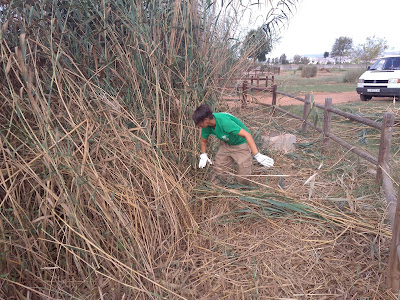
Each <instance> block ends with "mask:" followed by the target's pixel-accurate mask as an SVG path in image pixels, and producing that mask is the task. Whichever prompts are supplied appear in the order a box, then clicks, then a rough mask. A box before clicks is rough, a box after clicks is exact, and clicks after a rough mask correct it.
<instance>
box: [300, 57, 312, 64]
mask: <svg viewBox="0 0 400 300" xmlns="http://www.w3.org/2000/svg"><path fill="white" fill-rule="evenodd" d="M309 62H310V60H309V59H308V57H306V56H303V57H302V58H301V59H300V63H302V64H303V65H308V63H309Z"/></svg>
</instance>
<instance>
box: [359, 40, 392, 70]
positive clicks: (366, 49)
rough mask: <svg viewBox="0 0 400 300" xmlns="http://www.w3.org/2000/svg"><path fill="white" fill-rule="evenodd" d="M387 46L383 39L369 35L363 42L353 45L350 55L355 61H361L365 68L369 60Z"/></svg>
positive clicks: (378, 54)
mask: <svg viewBox="0 0 400 300" xmlns="http://www.w3.org/2000/svg"><path fill="white" fill-rule="evenodd" d="M387 48H388V45H387V42H386V40H385V39H383V38H377V37H375V36H372V37H371V36H370V37H367V40H366V42H365V43H364V44H359V45H357V46H356V47H355V49H354V50H353V53H352V57H353V59H354V61H355V62H356V63H363V64H365V68H367V67H368V64H369V63H370V62H371V60H373V59H374V58H377V57H378V56H380V55H382V54H383V53H384V52H385V50H386V49H387Z"/></svg>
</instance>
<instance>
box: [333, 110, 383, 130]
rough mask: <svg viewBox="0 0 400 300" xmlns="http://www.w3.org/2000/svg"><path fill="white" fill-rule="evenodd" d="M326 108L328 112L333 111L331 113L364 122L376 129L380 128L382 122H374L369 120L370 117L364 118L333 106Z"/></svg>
mask: <svg viewBox="0 0 400 300" xmlns="http://www.w3.org/2000/svg"><path fill="white" fill-rule="evenodd" d="M328 110H329V111H330V112H333V113H335V114H337V115H339V116H342V117H345V118H348V119H350V120H352V121H357V122H360V123H363V124H365V125H368V126H371V127H374V128H376V129H379V130H381V129H382V124H381V123H379V122H375V121H372V120H370V119H367V118H364V117H361V116H357V115H355V114H352V113H348V112H345V111H342V110H340V109H337V108H333V107H332V108H329V109H328Z"/></svg>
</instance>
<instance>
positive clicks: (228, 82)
mask: <svg viewBox="0 0 400 300" xmlns="http://www.w3.org/2000/svg"><path fill="white" fill-rule="evenodd" d="M234 82H236V83H235V84H233V83H234ZM249 82H250V84H249ZM261 83H263V84H261ZM274 83H275V75H274V74H267V75H265V77H260V76H250V77H230V78H222V77H219V78H218V86H219V87H221V88H227V89H235V90H236V91H238V92H239V91H240V93H241V99H240V100H241V102H242V107H245V106H246V105H247V96H248V93H249V92H250V91H260V92H273V89H274V87H275V88H276V85H275V84H274ZM227 101H232V100H227Z"/></svg>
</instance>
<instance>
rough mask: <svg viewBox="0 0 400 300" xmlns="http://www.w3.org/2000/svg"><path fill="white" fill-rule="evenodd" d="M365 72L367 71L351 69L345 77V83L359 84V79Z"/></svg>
mask: <svg viewBox="0 0 400 300" xmlns="http://www.w3.org/2000/svg"><path fill="white" fill-rule="evenodd" d="M364 72H365V69H349V70H346V73H345V74H344V76H343V82H348V83H353V84H354V85H355V84H357V80H358V78H360V76H361V75H362V74H363V73H364Z"/></svg>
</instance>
